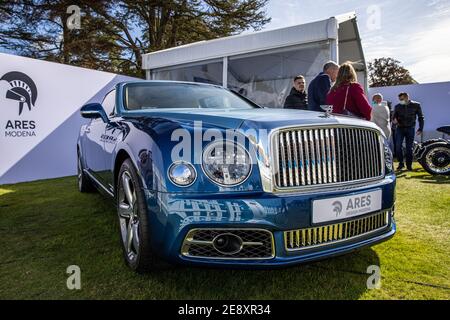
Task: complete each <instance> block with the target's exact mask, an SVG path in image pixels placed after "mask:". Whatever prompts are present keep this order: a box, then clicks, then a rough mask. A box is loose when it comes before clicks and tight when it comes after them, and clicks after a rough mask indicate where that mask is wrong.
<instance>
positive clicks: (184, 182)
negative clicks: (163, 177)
mask: <svg viewBox="0 0 450 320" xmlns="http://www.w3.org/2000/svg"><path fill="white" fill-rule="evenodd" d="M196 177H197V173H196V171H195V169H194V167H193V166H192V165H191V164H190V163H187V162H175V163H172V165H171V166H170V168H169V178H170V180H172V182H173V183H174V184H176V185H178V186H181V187H188V186H190V185H191V184H193V183H194V181H195V178H196Z"/></svg>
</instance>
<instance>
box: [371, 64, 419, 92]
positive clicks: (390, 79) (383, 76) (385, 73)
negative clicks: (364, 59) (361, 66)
mask: <svg viewBox="0 0 450 320" xmlns="http://www.w3.org/2000/svg"><path fill="white" fill-rule="evenodd" d="M416 83H417V81H416V80H414V79H413V77H412V76H411V74H410V72H409V71H408V70H407V69H405V68H404V67H403V66H402V65H401V64H400V61H398V60H395V59H392V58H379V59H375V60H373V61H371V62H369V84H370V86H371V87H389V86H399V85H405V84H416Z"/></svg>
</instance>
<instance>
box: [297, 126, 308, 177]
mask: <svg viewBox="0 0 450 320" xmlns="http://www.w3.org/2000/svg"><path fill="white" fill-rule="evenodd" d="M297 139H298V147H299V150H298V151H299V154H300V165H299V167H300V177H301V180H302V183H301V185H305V184H306V182H305V157H304V156H303V140H302V134H301V131H297Z"/></svg>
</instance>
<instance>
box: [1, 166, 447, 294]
mask: <svg viewBox="0 0 450 320" xmlns="http://www.w3.org/2000/svg"><path fill="white" fill-rule="evenodd" d="M415 168H416V169H415V171H414V172H412V173H411V172H408V173H403V174H401V175H399V180H398V188H397V211H396V219H397V223H398V233H397V235H396V236H395V237H394V238H393V239H392V240H390V241H388V242H385V243H383V244H380V245H377V246H375V247H372V248H365V249H362V250H360V251H358V252H355V253H352V254H349V255H346V256H342V257H338V258H334V259H330V260H326V261H321V262H317V263H311V264H306V265H300V266H296V267H291V268H287V269H281V270H268V271H249V270H245V271H241V270H218V269H203V268H186V267H170V268H169V269H167V270H166V271H158V272H155V273H151V274H146V275H138V274H135V273H133V272H132V271H130V270H129V269H127V268H126V267H125V265H124V263H123V262H122V254H121V249H120V245H119V241H120V240H119V233H118V231H117V222H116V215H115V211H114V208H113V207H112V206H111V204H110V203H109V202H108V201H107V200H105V199H104V198H103V197H102V196H100V195H99V194H80V193H78V191H77V187H76V179H75V177H68V178H62V179H53V180H45V181H37V182H31V183H21V184H15V185H3V186H0V232H1V236H0V239H1V240H0V241H1V248H0V298H1V299H82V298H88V299H450V249H449V244H450V241H449V240H450V179H449V178H448V177H432V176H430V175H428V174H427V173H426V172H425V171H423V170H421V169H419V167H418V166H416V167H415ZM69 265H78V266H80V268H81V282H82V288H81V290H73V291H71V290H68V289H67V287H66V279H67V276H68V275H67V274H66V268H67V267H68V266H69ZM369 265H379V266H380V267H381V275H382V283H381V288H380V289H372V290H369V289H367V286H366V281H367V277H368V276H369V275H368V274H366V270H367V267H368V266H369Z"/></svg>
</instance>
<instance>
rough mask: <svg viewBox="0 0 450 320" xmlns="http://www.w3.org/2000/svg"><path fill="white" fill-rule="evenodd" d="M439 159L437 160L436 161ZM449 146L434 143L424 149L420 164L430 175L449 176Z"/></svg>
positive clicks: (447, 144)
mask: <svg viewBox="0 0 450 320" xmlns="http://www.w3.org/2000/svg"><path fill="white" fill-rule="evenodd" d="M438 157H439V159H438ZM449 163H450V144H449V143H446V142H436V143H433V144H431V145H428V146H427V147H426V150H425V152H424V153H423V156H422V157H421V159H420V164H421V165H422V167H423V168H424V169H425V171H426V172H428V173H429V174H431V175H444V176H448V175H450V166H449Z"/></svg>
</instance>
